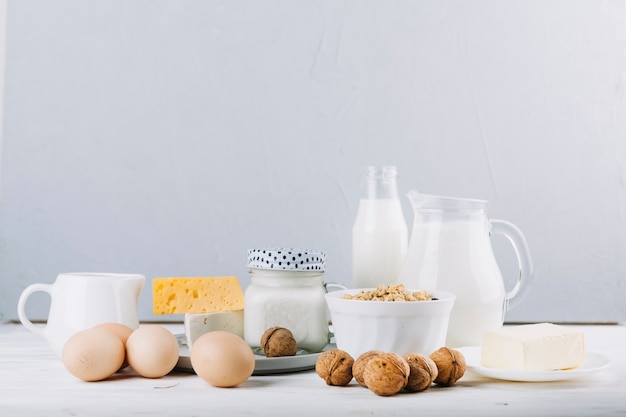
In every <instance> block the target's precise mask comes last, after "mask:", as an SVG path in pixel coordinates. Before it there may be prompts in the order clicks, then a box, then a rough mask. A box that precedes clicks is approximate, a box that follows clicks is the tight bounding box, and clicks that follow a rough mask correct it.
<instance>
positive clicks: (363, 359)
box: [352, 350, 384, 388]
mask: <svg viewBox="0 0 626 417" xmlns="http://www.w3.org/2000/svg"><path fill="white" fill-rule="evenodd" d="M381 353H384V352H383V351H382V350H368V351H367V352H364V353H362V354H361V355H359V357H358V358H356V360H355V361H354V365H352V375H354V379H356V382H358V383H359V385H361V386H363V387H366V388H367V385H365V380H364V379H363V371H365V365H366V364H367V362H369V360H370V359H372V358H373V357H374V356H376V355H380V354H381Z"/></svg>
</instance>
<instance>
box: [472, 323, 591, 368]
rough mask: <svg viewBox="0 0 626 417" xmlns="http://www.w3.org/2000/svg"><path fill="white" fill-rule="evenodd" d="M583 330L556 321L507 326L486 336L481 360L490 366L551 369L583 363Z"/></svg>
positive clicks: (487, 333)
mask: <svg viewBox="0 0 626 417" xmlns="http://www.w3.org/2000/svg"><path fill="white" fill-rule="evenodd" d="M584 356H585V341H584V334H583V332H581V331H579V330H575V329H571V328H568V327H565V326H560V325H556V324H552V323H537V324H524V325H517V326H505V327H502V328H500V329H497V330H493V331H489V332H486V333H485V334H484V336H483V342H482V347H481V358H480V363H481V365H482V366H485V367H488V368H501V369H515V370H533V371H550V370H557V369H570V368H576V367H578V366H580V365H581V364H582V362H583V359H584Z"/></svg>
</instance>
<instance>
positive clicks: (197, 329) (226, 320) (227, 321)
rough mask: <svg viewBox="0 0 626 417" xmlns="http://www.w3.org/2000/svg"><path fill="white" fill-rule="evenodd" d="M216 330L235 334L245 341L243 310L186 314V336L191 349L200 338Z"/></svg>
mask: <svg viewBox="0 0 626 417" xmlns="http://www.w3.org/2000/svg"><path fill="white" fill-rule="evenodd" d="M214 330H224V331H227V332H230V333H234V334H236V335H237V336H239V337H241V338H242V339H243V310H236V311H221V312H216V313H197V314H189V313H187V314H185V336H186V337H187V346H188V347H189V349H191V346H192V345H193V343H194V342H195V341H196V340H197V339H198V338H199V337H200V336H202V335H203V334H205V333H208V332H212V331H214Z"/></svg>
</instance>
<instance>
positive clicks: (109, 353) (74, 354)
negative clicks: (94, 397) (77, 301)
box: [61, 327, 124, 381]
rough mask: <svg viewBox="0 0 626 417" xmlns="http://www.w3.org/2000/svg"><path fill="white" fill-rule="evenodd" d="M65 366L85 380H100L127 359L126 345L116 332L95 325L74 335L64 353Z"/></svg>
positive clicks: (66, 343)
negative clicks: (125, 355)
mask: <svg viewBox="0 0 626 417" xmlns="http://www.w3.org/2000/svg"><path fill="white" fill-rule="evenodd" d="M61 359H62V361H63V365H65V368H66V369H67V370H68V371H69V372H70V373H71V374H72V375H74V376H75V377H77V378H80V379H82V380H83V381H100V380H103V379H106V378H108V377H110V376H111V375H113V374H114V373H115V372H117V370H118V369H120V367H121V366H122V363H123V362H124V344H123V343H122V342H121V341H120V339H119V337H117V336H116V335H115V334H114V333H113V332H111V331H109V330H106V329H102V328H97V327H93V328H90V329H87V330H82V331H80V332H78V333H75V334H74V335H73V336H72V337H70V338H69V339H68V340H67V342H65V345H64V347H63V352H62V355H61Z"/></svg>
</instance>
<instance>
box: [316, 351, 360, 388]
mask: <svg viewBox="0 0 626 417" xmlns="http://www.w3.org/2000/svg"><path fill="white" fill-rule="evenodd" d="M353 364H354V358H352V356H350V354H349V353H348V352H345V351H343V350H340V349H336V348H335V349H330V350H327V351H326V352H324V353H322V354H321V355H320V356H319V357H318V358H317V361H316V362H315V372H317V374H318V375H319V376H320V378H322V379H323V380H324V381H326V384H328V385H348V384H349V383H350V381H352V365H353Z"/></svg>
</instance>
